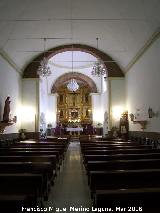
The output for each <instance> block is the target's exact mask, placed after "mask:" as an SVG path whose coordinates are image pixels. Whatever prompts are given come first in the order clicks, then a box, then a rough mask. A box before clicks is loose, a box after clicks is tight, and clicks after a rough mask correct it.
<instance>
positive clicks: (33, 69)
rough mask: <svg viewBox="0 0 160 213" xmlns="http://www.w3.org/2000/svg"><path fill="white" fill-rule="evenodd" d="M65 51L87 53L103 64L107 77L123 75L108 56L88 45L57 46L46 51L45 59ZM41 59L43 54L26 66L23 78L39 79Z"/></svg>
mask: <svg viewBox="0 0 160 213" xmlns="http://www.w3.org/2000/svg"><path fill="white" fill-rule="evenodd" d="M65 51H82V52H86V53H89V54H91V55H93V56H95V57H96V58H98V59H100V60H101V61H102V62H104V66H105V68H106V69H107V72H108V77H124V73H123V71H122V70H121V68H120V67H119V65H118V64H117V63H116V62H115V61H114V60H113V59H112V58H111V57H110V56H109V55H108V54H106V53H104V52H102V51H100V50H98V49H96V48H94V47H91V46H88V45H84V44H68V45H61V46H57V47H55V48H52V49H50V50H48V51H47V52H46V53H45V57H46V58H48V59H50V58H51V57H53V56H54V55H56V54H58V53H62V52H65ZM43 57H44V53H41V54H40V55H38V56H37V57H35V59H34V60H32V61H31V62H30V63H29V64H28V65H27V67H26V68H25V69H24V72H23V78H39V76H38V75H37V69H38V67H39V65H40V61H41V60H42V59H43Z"/></svg>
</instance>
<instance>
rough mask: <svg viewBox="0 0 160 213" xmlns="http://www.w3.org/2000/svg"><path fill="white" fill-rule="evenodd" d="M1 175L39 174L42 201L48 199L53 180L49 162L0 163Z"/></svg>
mask: <svg viewBox="0 0 160 213" xmlns="http://www.w3.org/2000/svg"><path fill="white" fill-rule="evenodd" d="M3 173H32V174H41V175H42V176H43V188H42V189H43V195H44V199H45V200H47V199H48V193H49V190H50V185H51V182H52V181H53V180H54V177H53V170H52V165H51V162H0V174H3Z"/></svg>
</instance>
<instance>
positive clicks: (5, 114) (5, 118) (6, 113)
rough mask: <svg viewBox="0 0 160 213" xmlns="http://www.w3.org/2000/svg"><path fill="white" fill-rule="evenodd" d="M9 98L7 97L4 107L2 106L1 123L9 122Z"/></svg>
mask: <svg viewBox="0 0 160 213" xmlns="http://www.w3.org/2000/svg"><path fill="white" fill-rule="evenodd" d="M10 103H11V101H10V97H9V96H8V97H7V98H6V100H5V105H4V112H3V122H6V123H8V122H9V120H10V119H9V115H10Z"/></svg>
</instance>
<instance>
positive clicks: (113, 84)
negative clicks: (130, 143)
mask: <svg viewBox="0 0 160 213" xmlns="http://www.w3.org/2000/svg"><path fill="white" fill-rule="evenodd" d="M108 83H109V89H110V91H109V103H110V116H111V117H110V118H111V120H110V127H113V126H117V127H119V119H120V116H121V114H122V113H123V112H124V111H126V100H125V96H126V92H125V79H124V78H110V79H109V82H108Z"/></svg>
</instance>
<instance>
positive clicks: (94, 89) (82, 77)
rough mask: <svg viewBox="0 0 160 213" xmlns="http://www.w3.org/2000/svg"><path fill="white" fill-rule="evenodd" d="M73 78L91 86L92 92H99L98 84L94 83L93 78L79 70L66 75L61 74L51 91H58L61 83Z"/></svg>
mask: <svg viewBox="0 0 160 213" xmlns="http://www.w3.org/2000/svg"><path fill="white" fill-rule="evenodd" d="M72 78H74V79H76V80H78V81H82V82H83V84H85V85H86V86H88V87H89V89H90V92H94V93H97V86H96V84H95V83H94V81H93V80H92V79H91V78H89V77H88V76H87V75H84V74H82V73H79V72H72V73H66V74H64V75H61V76H60V77H59V78H57V79H56V81H55V82H54V83H53V85H52V88H51V93H56V92H57V90H58V88H59V86H60V85H63V84H64V83H65V82H67V81H69V80H70V79H72Z"/></svg>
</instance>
